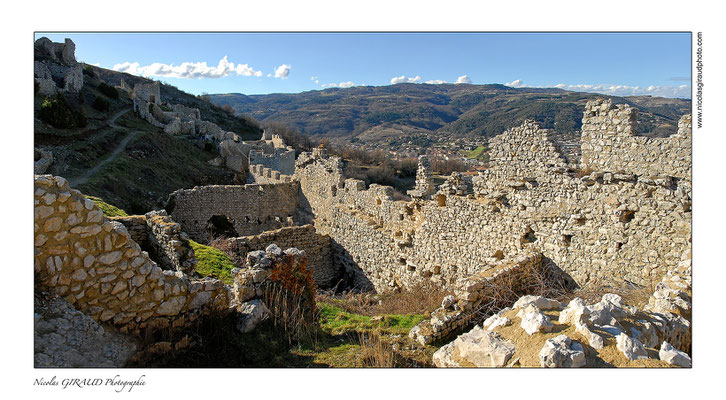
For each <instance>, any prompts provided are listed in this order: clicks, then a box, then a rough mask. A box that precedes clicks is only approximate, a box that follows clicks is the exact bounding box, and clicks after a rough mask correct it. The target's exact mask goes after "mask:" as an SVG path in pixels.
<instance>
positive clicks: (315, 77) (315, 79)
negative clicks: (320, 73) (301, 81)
mask: <svg viewBox="0 0 726 400" xmlns="http://www.w3.org/2000/svg"><path fill="white" fill-rule="evenodd" d="M310 80H311V81H317V80H318V77H317V76H311V77H310Z"/></svg>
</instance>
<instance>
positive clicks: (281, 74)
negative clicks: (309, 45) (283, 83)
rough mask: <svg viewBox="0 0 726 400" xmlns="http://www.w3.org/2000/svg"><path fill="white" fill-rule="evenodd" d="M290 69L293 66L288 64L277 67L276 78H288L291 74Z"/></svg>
mask: <svg viewBox="0 0 726 400" xmlns="http://www.w3.org/2000/svg"><path fill="white" fill-rule="evenodd" d="M290 69H291V67H290V66H289V65H287V64H282V65H280V66H279V67H277V68H275V78H282V79H287V76H288V75H290Z"/></svg>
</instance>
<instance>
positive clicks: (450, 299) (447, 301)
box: [441, 295, 456, 308]
mask: <svg viewBox="0 0 726 400" xmlns="http://www.w3.org/2000/svg"><path fill="white" fill-rule="evenodd" d="M454 304H456V297H454V296H452V295H448V296H446V297H444V300H442V301H441V308H450V307H452V306H453V305H454Z"/></svg>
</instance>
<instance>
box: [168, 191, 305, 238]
mask: <svg viewBox="0 0 726 400" xmlns="http://www.w3.org/2000/svg"><path fill="white" fill-rule="evenodd" d="M299 187H300V185H299V184H298V183H297V182H289V183H278V184H268V185H260V184H250V185H243V186H239V185H212V186H200V187H195V188H193V189H180V190H177V191H175V192H174V193H172V194H170V195H169V202H168V205H167V211H168V212H169V214H170V215H171V217H172V219H173V220H174V221H176V222H178V223H179V224H180V225H181V227H182V230H183V231H184V232H186V233H187V234H188V235H189V237H191V238H192V239H193V240H195V241H197V242H199V243H208V242H209V232H208V231H207V224H208V222H209V221H210V219H211V218H212V217H213V216H225V217H227V219H228V220H229V221H230V222H231V223H232V224H233V226H234V229H235V231H236V232H237V235H236V236H246V235H256V234H259V233H262V232H264V231H269V230H273V229H279V228H281V227H284V226H290V225H292V224H293V221H292V220H293V216H294V214H295V209H296V208H297V204H298V190H299Z"/></svg>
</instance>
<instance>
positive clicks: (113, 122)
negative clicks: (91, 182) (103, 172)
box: [68, 108, 139, 186]
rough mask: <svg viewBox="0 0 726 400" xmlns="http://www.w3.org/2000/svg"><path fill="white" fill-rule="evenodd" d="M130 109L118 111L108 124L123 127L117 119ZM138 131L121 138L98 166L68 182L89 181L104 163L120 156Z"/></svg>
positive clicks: (81, 182)
mask: <svg viewBox="0 0 726 400" xmlns="http://www.w3.org/2000/svg"><path fill="white" fill-rule="evenodd" d="M129 111H131V109H130V108H126V109H124V110H121V111H119V112H117V113H116V114H114V115H113V116H112V117H111V118H109V119H108V125H109V126H110V127H111V128H116V129H123V128H121V127H120V126H118V125H116V119H118V118H119V117H121V116H122V115H124V114H126V113H127V112H129ZM137 133H139V132H138V131H133V132H129V133H128V134H127V135H126V137H124V138H123V139H121V143H119V144H118V146H116V148H115V149H114V150H113V151H112V152H111V154H110V155H109V156H108V157H106V158H104V159H103V160H101V161H100V162H99V163H98V164H96V166H94V167H93V168H91V169H89V170H88V171H86V172H85V173H84V174H83V175H81V176H78V177H75V178H69V179H68V183H70V185H71V186H78V185H82V184H84V183H86V182H88V179H89V178H90V177H91V176H93V175H94V174H95V173H96V172H98V171H99V170H100V169H101V168H102V167H103V166H104V165H106V164H108V163H110V162H111V161H113V160H115V159H116V157H118V156H119V154H121V153H122V152H123V151H124V150H125V149H126V145H127V144H129V142H130V141H131V139H133V138H134V136H136V134H137Z"/></svg>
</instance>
